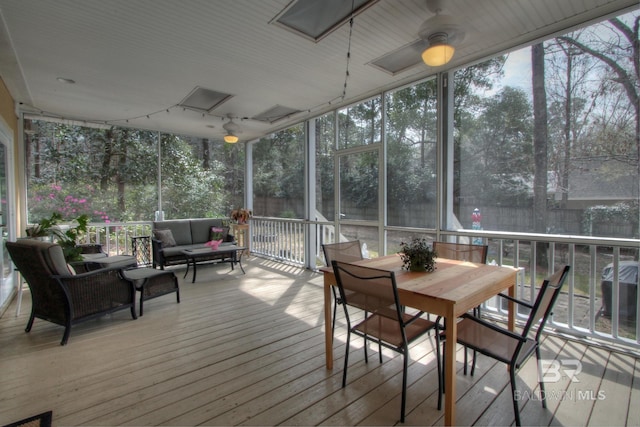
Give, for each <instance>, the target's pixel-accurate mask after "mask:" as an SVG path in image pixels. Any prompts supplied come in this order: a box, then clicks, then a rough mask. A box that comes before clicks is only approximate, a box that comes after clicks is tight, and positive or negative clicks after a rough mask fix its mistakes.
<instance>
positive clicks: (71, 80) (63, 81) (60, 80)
mask: <svg viewBox="0 0 640 427" xmlns="http://www.w3.org/2000/svg"><path fill="white" fill-rule="evenodd" d="M56 80H57V81H59V82H60V83H67V84H70V85H72V84H74V83H75V82H76V81H75V80H73V79H67V78H64V77H58V78H57V79H56Z"/></svg>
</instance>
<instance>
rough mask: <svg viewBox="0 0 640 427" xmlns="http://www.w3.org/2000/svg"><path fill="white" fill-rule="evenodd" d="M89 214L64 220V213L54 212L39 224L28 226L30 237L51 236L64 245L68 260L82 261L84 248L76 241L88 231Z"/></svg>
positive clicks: (63, 249)
mask: <svg viewBox="0 0 640 427" xmlns="http://www.w3.org/2000/svg"><path fill="white" fill-rule="evenodd" d="M88 223H89V216H87V215H80V216H79V217H77V218H74V219H72V220H71V221H69V222H64V221H63V218H62V215H61V214H60V213H58V212H54V213H53V214H52V215H51V217H49V218H43V219H41V220H40V221H39V222H38V223H37V224H35V225H33V226H32V227H29V228H27V230H26V232H27V236H29V237H35V238H37V237H51V238H52V240H54V241H55V242H56V243H58V244H59V245H60V246H61V247H62V251H63V252H64V258H65V260H66V261H67V262H72V261H82V248H81V247H79V246H77V245H76V242H77V240H78V238H79V237H80V235H81V234H82V233H86V232H87V224H88Z"/></svg>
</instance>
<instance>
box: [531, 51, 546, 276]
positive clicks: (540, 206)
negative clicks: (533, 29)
mask: <svg viewBox="0 0 640 427" xmlns="http://www.w3.org/2000/svg"><path fill="white" fill-rule="evenodd" d="M531 67H532V78H531V79H532V85H533V120H534V132H533V150H534V159H535V160H534V177H533V223H534V231H535V232H536V233H546V231H547V230H546V229H547V157H548V156H547V139H548V134H547V92H546V89H545V86H544V46H543V44H542V43H540V44H536V45H533V46H532V47H531ZM537 249H538V250H537V259H538V263H539V264H540V265H547V251H546V248H545V247H544V245H537Z"/></svg>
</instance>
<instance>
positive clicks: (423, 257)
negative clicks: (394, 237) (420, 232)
mask: <svg viewBox="0 0 640 427" xmlns="http://www.w3.org/2000/svg"><path fill="white" fill-rule="evenodd" d="M437 256H438V254H437V253H436V252H435V251H434V250H433V249H432V248H431V245H430V244H429V242H428V241H427V239H425V238H421V237H414V238H413V239H412V240H411V242H409V243H407V242H401V243H400V257H401V258H402V264H403V267H404V268H405V269H407V270H412V271H425V270H426V271H434V270H435V269H436V260H435V259H436V257H437Z"/></svg>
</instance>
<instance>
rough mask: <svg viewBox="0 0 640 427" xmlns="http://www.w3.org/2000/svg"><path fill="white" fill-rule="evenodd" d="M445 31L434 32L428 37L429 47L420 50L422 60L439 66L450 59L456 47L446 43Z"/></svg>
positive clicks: (433, 65)
mask: <svg viewBox="0 0 640 427" xmlns="http://www.w3.org/2000/svg"><path fill="white" fill-rule="evenodd" d="M447 39H448V37H447V34H446V33H435V34H431V35H430V36H429V37H428V41H429V47H428V48H426V49H425V50H424V52H422V60H423V61H424V63H425V64H427V65H430V66H432V67H439V66H440V65H444V64H446V63H447V62H449V61H451V58H453V54H454V53H455V51H456V48H455V47H453V46H451V45H450V44H448V43H447Z"/></svg>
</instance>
